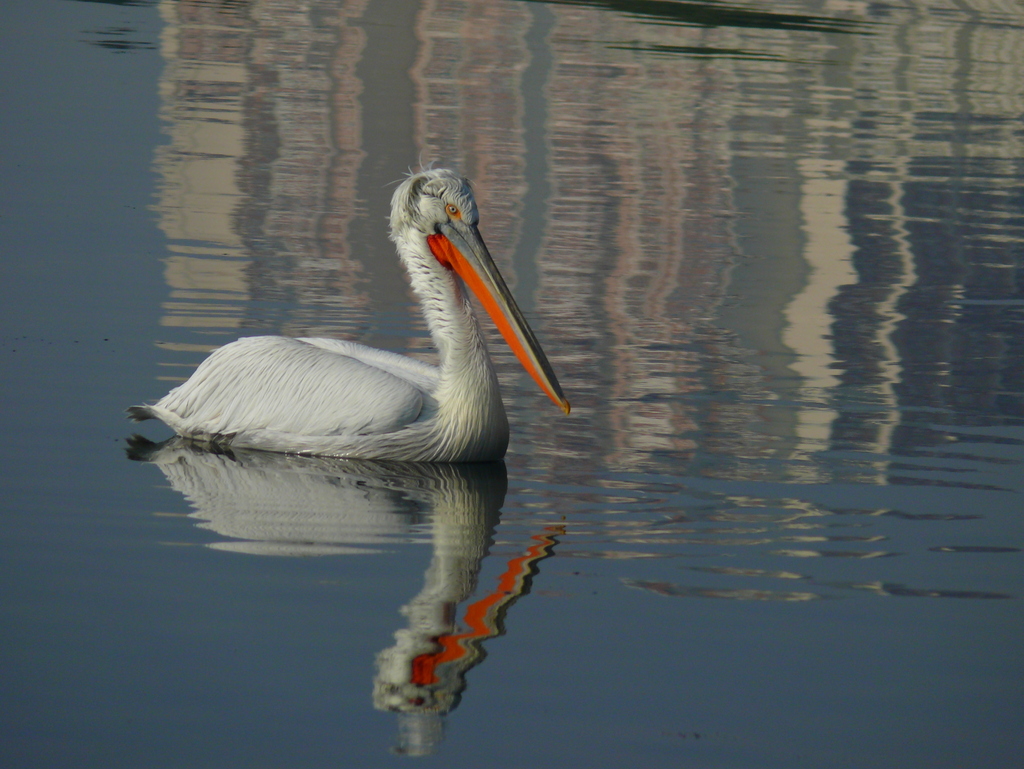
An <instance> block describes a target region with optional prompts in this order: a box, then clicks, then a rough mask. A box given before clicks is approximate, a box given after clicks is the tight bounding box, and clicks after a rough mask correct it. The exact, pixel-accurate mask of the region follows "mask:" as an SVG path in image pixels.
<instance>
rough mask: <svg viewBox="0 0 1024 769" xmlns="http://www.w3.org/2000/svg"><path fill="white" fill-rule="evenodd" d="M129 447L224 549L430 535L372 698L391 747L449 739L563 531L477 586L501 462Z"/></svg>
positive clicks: (411, 748)
mask: <svg viewBox="0 0 1024 769" xmlns="http://www.w3.org/2000/svg"><path fill="white" fill-rule="evenodd" d="M129 456H130V457H131V458H133V459H136V460H140V461H145V462H149V463H152V464H154V465H156V466H157V467H159V468H160V470H161V471H162V472H163V474H164V475H165V476H166V477H167V480H168V481H169V482H170V484H171V486H172V488H173V489H174V490H175V491H177V492H179V493H180V494H182V495H183V496H184V497H185V498H186V499H187V500H188V502H189V504H190V505H191V506H192V508H193V510H194V512H192V513H191V514H190V515H189V517H190V518H192V519H194V520H195V521H196V522H197V523H196V525H197V526H198V527H199V528H202V529H207V530H209V531H212V532H215V533H216V534H218V535H220V536H221V537H224V538H225V539H224V540H221V541H217V542H213V543H210V544H209V545H208V546H209V547H211V548H213V549H216V550H222V551H230V552H235V553H246V554H249V555H264V556H267V555H273V556H325V555H346V554H347V555H357V554H366V553H372V552H376V551H379V550H380V549H381V548H386V547H387V546H388V545H389V544H390V545H393V544H395V543H396V542H399V541H403V540H409V539H411V538H416V539H420V538H422V537H423V536H425V535H429V538H430V542H431V543H432V545H433V555H432V558H431V561H430V566H429V567H428V569H427V572H426V575H425V578H424V584H423V589H422V590H420V592H419V593H418V594H417V595H416V596H415V597H414V598H413V599H412V600H411V601H410V602H409V603H408V604H406V605H405V606H404V607H402V610H401V612H402V614H403V615H404V616H405V618H406V620H407V626H406V627H405V628H403V629H401V630H399V631H398V632H396V633H395V644H394V645H393V646H391V647H389V648H387V649H385V650H383V651H382V652H380V654H379V655H378V657H377V665H376V668H377V673H376V676H375V678H374V683H373V703H374V706H375V707H376V708H377V709H379V710H384V711H392V712H395V713H397V714H398V719H399V722H398V730H399V735H398V743H397V745H396V747H395V750H396V752H400V753H404V754H410V755H426V754H429V753H432V752H434V750H435V749H436V748H437V746H438V745H439V744H440V742H441V740H442V739H443V736H444V722H445V717H446V716H447V714H448V713H450V712H451V711H452V710H454V709H455V708H456V707H457V706H458V704H459V702H460V700H461V697H462V692H463V690H464V689H465V687H466V674H467V673H468V672H469V671H470V670H471V669H472V668H474V667H475V666H476V665H478V664H479V663H480V662H482V661H483V659H484V656H485V653H484V650H483V643H484V641H486V640H488V639H490V638H493V637H495V636H499V635H502V634H503V633H504V619H505V613H506V612H507V610H508V609H509V607H510V606H511V605H512V604H514V603H515V602H516V600H518V599H519V598H520V597H521V596H523V595H525V594H526V593H528V592H529V590H530V583H531V581H532V579H533V576H534V575H535V574H536V573H537V567H538V564H539V562H540V561H542V560H543V559H544V558H547V557H548V556H549V555H551V554H552V550H553V548H554V546H555V544H556V541H557V538H558V536H559V534H561V533H562V529H561V527H558V526H549V527H547V528H545V529H544V530H543V531H541V532H540V533H538V534H536V535H535V536H533V537H532V538H531V539H530V540H529V541H528V542H524V543H523V550H522V552H521V553H519V554H517V555H515V556H513V557H512V558H510V559H509V560H508V561H507V563H506V564H505V568H504V571H503V573H502V574H501V575H500V576H499V578H498V580H497V583H496V584H495V585H493V586H490V587H487V586H485V587H484V588H483V591H480V590H478V586H477V577H478V575H479V573H480V569H481V565H482V563H483V560H484V558H485V557H487V555H488V551H489V549H490V547H491V545H492V544H493V541H494V539H493V538H494V531H495V527H496V526H497V525H498V520H499V517H500V511H501V507H502V504H503V503H504V501H505V491H506V485H507V481H506V473H505V465H504V463H501V462H495V463H481V464H463V465H444V464H424V463H409V462H372V461H360V460H344V459H326V458H316V457H298V456H288V455H282V454H270V453H265V452H258V451H246V452H242V451H239V452H231V453H211V452H208V451H204V450H201V449H198V448H195V447H194V446H192V445H190V444H188V443H187V442H185V441H182V440H180V439H178V438H172V439H171V440H169V441H165V442H164V443H160V444H154V443H151V442H149V441H147V440H145V439H141V438H136V439H133V440H132V442H131V446H130V448H129ZM474 596H476V598H475V600H472V601H469V599H470V598H472V597H474ZM466 601H469V602H468V603H466V604H465V606H464V608H463V610H462V616H461V619H460V617H459V605H460V604H462V603H463V602H466Z"/></svg>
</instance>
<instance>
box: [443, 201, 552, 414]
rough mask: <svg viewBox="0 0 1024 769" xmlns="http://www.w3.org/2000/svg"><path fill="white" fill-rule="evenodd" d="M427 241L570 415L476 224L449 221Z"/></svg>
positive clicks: (531, 331) (541, 387)
mask: <svg viewBox="0 0 1024 769" xmlns="http://www.w3.org/2000/svg"><path fill="white" fill-rule="evenodd" d="M427 244H428V245H429V246H430V251H431V253H432V254H433V255H434V258H436V259H437V261H439V262H440V263H441V264H443V265H445V266H446V267H449V268H451V269H453V270H455V272H456V274H457V275H458V276H459V277H460V278H462V280H463V281H464V282H465V284H466V285H467V286H468V287H469V290H470V291H472V292H473V294H474V296H476V298H477V299H478V300H479V302H480V304H482V305H483V307H484V309H485V310H487V314H488V315H490V316H491V319H492V320H493V321H494V325H495V326H497V327H498V331H500V332H501V335H502V336H503V337H505V341H506V342H508V346H509V347H511V348H512V352H514V353H515V354H516V357H517V358H518V359H519V362H520V363H521V364H522V366H523V368H525V369H526V371H527V373H529V375H530V376H532V377H533V380H534V381H535V382H536V383H537V384H538V385H539V386H540V389H542V390H543V391H544V392H545V393H547V396H548V397H549V398H551V400H552V401H554V402H555V403H556V404H557V405H558V406H559V408H561V409H562V411H564V412H565V413H566V414H568V413H569V401H567V400H566V399H565V396H564V395H562V388H561V387H560V386H559V384H558V379H556V378H555V372H554V371H552V370H551V364H550V363H548V359H547V356H546V355H544V350H542V349H541V346H540V342H538V341H537V337H536V336H535V335H534V333H533V329H531V328H530V324H528V323H527V322H526V318H524V317H523V313H522V312H521V311H520V310H519V305H517V304H516V300H515V299H513V298H512V292H511V291H509V290H508V286H507V285H505V279H504V278H502V277H501V273H500V272H498V267H497V265H495V264H494V260H493V259H491V254H490V252H488V250H487V246H485V245H484V241H483V238H481V237H480V233H479V231H478V230H477V228H476V226H475V225H471V224H466V223H464V222H461V221H458V220H453V221H450V222H448V223H447V224H442V225H441V227H440V232H438V234H436V235H430V236H429V237H428V238H427Z"/></svg>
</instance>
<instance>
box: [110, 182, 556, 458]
mask: <svg viewBox="0 0 1024 769" xmlns="http://www.w3.org/2000/svg"><path fill="white" fill-rule="evenodd" d="M478 221H479V217H478V214H477V207H476V202H475V200H474V198H473V192H472V190H471V189H470V185H469V182H468V181H467V180H466V179H464V178H462V177H461V176H459V175H458V174H456V173H454V172H453V171H449V170H445V169H430V170H427V171H422V172H420V173H417V174H413V175H411V176H409V177H408V178H407V179H406V180H405V181H404V182H403V183H402V184H401V185H400V186H399V187H398V189H397V190H395V194H394V196H393V197H392V199H391V240H392V241H394V243H395V247H396V248H397V250H398V255H399V257H400V258H401V260H402V263H403V264H404V265H405V268H406V270H408V272H409V277H410V280H411V283H412V288H413V291H414V292H415V294H416V296H417V298H418V299H419V301H420V306H421V308H422V310H423V315H424V316H425V318H426V321H427V326H428V328H429V330H430V335H431V337H432V338H433V341H434V345H435V346H436V347H437V350H438V353H439V365H438V366H431V365H429V364H426V363H422V362H420V361H417V360H413V359H412V358H408V357H406V356H403V355H398V354H397V353H393V352H388V351H385V350H376V349H374V348H371V347H366V346H364V345H360V344H355V343H353V342H346V341H341V340H337V339H316V338H291V337H282V336H258V337H246V338H243V339H239V340H237V341H235V342H232V343H231V344H228V345H225V346H224V347H221V348H219V349H217V350H214V351H213V353H211V354H210V356H209V357H208V358H207V359H206V360H204V361H203V362H202V363H201V364H200V365H199V367H198V368H197V369H196V371H195V373H193V374H192V376H191V377H190V378H189V379H188V381H187V382H185V383H184V384H182V385H180V386H178V387H176V388H174V389H173V390H171V391H170V392H169V393H168V394H167V395H165V396H164V397H163V398H161V399H160V400H159V401H157V402H156V403H153V404H146V405H142V406H132V407H131V408H129V409H128V414H129V416H130V418H131V419H133V420H135V421H142V420H144V419H159V420H161V421H163V422H164V423H166V424H167V425H168V426H169V427H171V428H172V429H173V430H174V431H175V432H176V433H178V435H181V436H182V437H183V438H187V439H189V440H192V441H195V442H198V443H200V444H210V445H213V446H228V447H238V448H244V449H260V450H263V451H274V452H281V453H290V454H314V455H320V456H335V457H350V458H358V459H394V460H407V461H419V462H481V461H490V460H497V459H501V458H502V457H503V456H505V450H506V449H507V447H508V418H507V417H506V416H505V407H504V405H503V404H502V401H501V393H500V391H499V389H498V379H497V377H496V376H495V373H494V367H493V366H492V364H491V359H490V357H489V355H488V353H487V345H486V342H485V341H484V338H483V336H482V334H481V333H480V327H479V325H478V324H477V320H476V317H475V315H474V314H473V309H472V306H471V304H470V300H469V297H468V294H467V292H466V288H467V287H468V288H469V290H470V291H472V293H473V294H474V295H475V296H476V297H477V299H478V301H479V302H480V304H481V305H483V307H484V309H485V310H486V311H487V313H488V314H489V315H490V316H491V318H492V319H493V320H494V323H495V325H496V326H497V327H498V330H499V331H500V332H501V334H502V336H503V337H504V338H505V341H506V342H508V344H509V346H510V347H511V348H512V351H513V352H514V353H515V354H516V357H517V358H518V359H519V362H520V363H521V364H522V366H523V367H524V368H525V369H526V371H527V372H528V373H529V374H530V375H531V376H532V377H533V379H534V380H535V381H536V382H537V384H538V385H539V386H540V388H541V389H542V390H543V391H544V392H545V393H547V395H548V397H549V398H550V399H551V400H552V401H554V402H555V403H556V404H557V405H558V406H559V407H560V408H561V409H562V410H563V411H564V412H565V413H566V414H568V413H569V402H568V401H567V400H566V399H565V396H564V395H563V394H562V389H561V387H560V386H559V384H558V380H557V379H556V378H555V374H554V372H553V371H552V370H551V365H550V364H549V363H548V360H547V357H546V356H545V355H544V351H543V350H542V349H541V346H540V343H539V342H538V341H537V337H536V336H535V335H534V333H533V331H532V330H531V329H530V326H529V324H528V323H527V322H526V319H525V318H524V317H523V314H522V312H521V311H520V310H519V307H518V305H516V302H515V299H513V298H512V294H511V292H510V291H509V289H508V286H506V285H505V281H504V279H503V278H502V277H501V274H500V273H499V272H498V268H497V266H496V265H495V264H494V261H493V260H492V259H491V255H490V253H489V252H488V251H487V246H485V245H484V241H483V238H481V237H480V232H479V230H478V229H477V222H478Z"/></svg>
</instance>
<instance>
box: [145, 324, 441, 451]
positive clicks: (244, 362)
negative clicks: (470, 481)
mask: <svg viewBox="0 0 1024 769" xmlns="http://www.w3.org/2000/svg"><path fill="white" fill-rule="evenodd" d="M360 353H364V354H362V355H361V354H360ZM377 357H380V351H377V350H371V349H370V348H368V347H362V346H361V345H355V344H352V343H340V344H338V345H335V344H332V343H331V340H321V339H317V340H312V339H307V340H302V339H291V338H287V337H247V338H244V339H240V340H238V341H237V342H232V343H231V344H229V345H226V346H224V347H221V348H220V349H218V350H216V351H214V352H213V353H212V354H211V355H210V357H209V358H207V359H206V360H205V361H203V363H202V364H201V365H200V366H199V368H198V369H196V372H195V374H193V375H192V377H191V378H190V379H189V380H188V381H187V382H185V383H184V384H183V385H181V386H179V387H176V388H175V389H174V390H172V391H171V392H169V393H168V394H167V395H166V396H165V397H164V398H163V399H161V400H160V401H159V402H158V403H156V404H155V405H153V406H151V407H150V410H151V411H152V412H153V413H154V415H155V416H158V417H159V418H160V419H162V420H163V421H165V422H167V424H169V425H170V426H171V427H173V428H174V429H175V430H176V431H177V432H179V433H181V434H183V435H190V436H233V435H237V434H245V433H252V432H255V431H271V432H274V433H278V434H282V435H292V436H340V435H372V434H380V433H388V432H393V431H395V430H398V429H400V428H402V427H404V426H406V425H408V424H410V423H412V422H414V421H416V420H417V419H418V418H419V416H420V414H421V412H422V411H423V407H424V402H425V399H427V398H429V389H428V386H429V379H430V378H429V376H427V374H428V373H429V367H426V371H419V372H418V375H416V376H409V375H407V374H405V375H403V372H402V370H401V369H400V368H399V367H394V366H392V367H390V369H391V370H387V368H386V367H383V366H381V365H375V364H374V359H375V358H377ZM385 357H386V356H385ZM394 357H395V358H399V357H400V356H397V355H396V356H394ZM360 358H366V360H361V359H360ZM417 365H424V364H417ZM414 373H415V372H414Z"/></svg>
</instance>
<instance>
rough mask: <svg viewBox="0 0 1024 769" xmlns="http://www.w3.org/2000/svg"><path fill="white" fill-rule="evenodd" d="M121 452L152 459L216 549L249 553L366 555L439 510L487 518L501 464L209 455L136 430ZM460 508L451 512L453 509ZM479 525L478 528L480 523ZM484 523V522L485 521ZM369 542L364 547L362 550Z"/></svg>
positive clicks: (500, 486) (493, 511) (493, 507)
mask: <svg viewBox="0 0 1024 769" xmlns="http://www.w3.org/2000/svg"><path fill="white" fill-rule="evenodd" d="M130 444H131V447H130V449H129V456H130V457H131V458H133V459H139V460H144V461H147V462H151V463H153V464H155V465H156V466H157V467H159V468H160V470H161V471H163V473H164V475H165V476H167V480H168V481H169V482H170V484H171V486H172V488H174V490H175V491H178V492H179V493H181V494H182V495H183V496H184V497H185V498H186V499H188V501H189V503H190V504H191V505H192V507H193V508H194V510H195V512H193V513H192V514H191V515H190V517H191V518H195V519H197V520H199V521H200V523H199V524H198V525H199V527H200V528H204V529H209V530H211V531H214V532H216V533H217V534H220V535H222V536H224V537H226V538H228V539H227V541H222V542H215V543H213V544H211V545H210V547H213V548H215V549H218V550H230V551H233V552H241V553H251V554H255V555H292V556H294V555H334V554H343V553H370V552H374V548H373V547H372V546H380V545H381V544H386V543H388V542H393V541H395V540H394V537H396V536H398V537H403V536H404V537H405V538H408V537H409V536H410V534H411V530H412V526H413V525H414V524H418V523H423V522H425V521H429V520H432V516H435V515H436V512H437V511H438V510H442V509H443V510H449V511H455V512H449V513H448V514H447V515H448V516H449V517H451V516H454V515H456V513H458V514H459V515H461V516H463V517H464V518H466V519H468V520H472V521H477V520H478V519H482V517H483V515H484V512H482V511H488V513H487V514H488V515H491V516H493V517H494V519H495V520H496V517H497V514H498V510H500V508H501V505H502V502H503V501H504V499H505V484H506V481H505V465H504V463H501V462H487V463H473V464H460V465H450V464H433V463H431V464H427V463H415V462H381V461H372V460H358V459H341V458H333V457H296V456H289V455H281V454H270V453H267V452H263V451H245V450H235V451H229V452H220V453H214V452H209V451H204V450H202V449H200V448H197V447H196V446H195V445H194V444H193V443H190V442H188V441H185V440H182V439H181V438H177V437H175V438H172V439H171V440H169V441H165V442H163V443H158V444H156V443H151V442H150V441H147V440H146V439H145V438H139V437H136V438H134V439H132V441H130ZM459 511H461V512H459ZM479 525H483V524H482V523H481V524H479ZM491 526H493V523H492V524H491ZM366 545H370V546H371V547H370V548H367V547H365V546H366Z"/></svg>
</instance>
